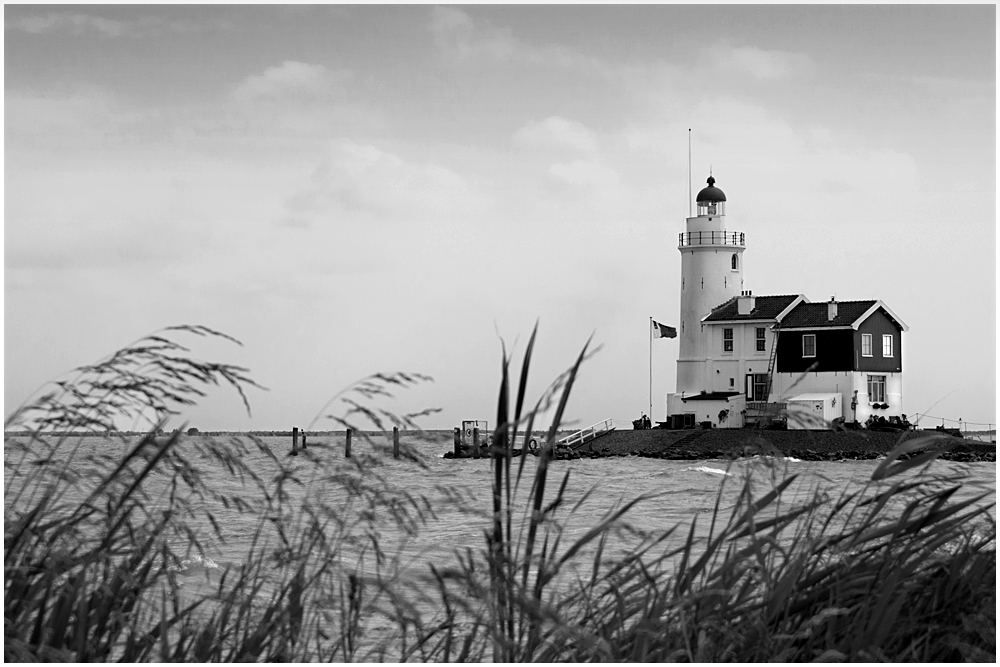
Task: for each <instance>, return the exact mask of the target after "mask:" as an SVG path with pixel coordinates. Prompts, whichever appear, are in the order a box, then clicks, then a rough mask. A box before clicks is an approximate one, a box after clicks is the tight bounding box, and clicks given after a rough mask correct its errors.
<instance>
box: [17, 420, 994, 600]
mask: <svg viewBox="0 0 1000 667" xmlns="http://www.w3.org/2000/svg"><path fill="white" fill-rule="evenodd" d="M8 440H10V439H9V438H8ZM212 440H213V441H215V442H221V443H225V442H227V441H228V440H229V439H228V438H226V437H217V438H214V439H212ZM289 440H290V439H289V438H287V437H265V438H260V439H258V442H259V443H260V446H258V445H257V444H256V443H254V444H253V445H252V446H248V448H247V451H246V452H245V454H244V455H243V456H242V458H241V460H242V461H243V462H244V463H245V464H247V466H248V467H249V468H250V469H251V470H254V471H255V472H256V473H257V474H258V475H259V476H260V477H261V479H262V480H264V481H265V486H273V483H272V480H273V479H274V478H275V476H276V475H278V473H279V472H280V467H281V466H282V465H284V466H286V467H287V468H288V469H289V470H290V472H291V473H292V477H293V478H297V480H298V481H299V482H301V483H300V484H299V483H289V484H288V486H287V491H288V494H289V497H288V507H290V508H293V507H297V506H298V505H299V504H301V503H302V502H304V501H310V502H313V503H318V502H325V503H327V504H329V505H330V506H335V507H338V508H339V511H340V513H341V516H342V518H346V520H347V522H348V523H349V524H351V526H353V528H352V529H353V530H355V531H358V530H360V531H361V533H362V534H363V536H364V534H365V531H369V532H377V534H378V541H379V545H380V547H381V548H383V549H384V550H385V552H386V553H388V554H395V555H398V557H399V561H398V562H399V564H400V568H401V570H402V572H403V574H404V576H410V575H417V574H426V573H427V571H428V564H429V563H435V564H437V565H439V566H440V565H442V564H454V563H455V562H456V556H455V554H456V552H463V551H464V550H465V549H467V548H469V549H474V550H482V549H483V548H484V547H485V540H484V534H485V531H486V530H489V528H490V525H491V524H490V516H491V515H490V512H491V508H492V489H491V481H492V472H491V467H490V461H489V460H488V459H459V460H451V459H444V458H442V455H443V454H444V453H445V452H447V451H449V450H450V449H451V446H452V445H451V433H432V434H430V435H429V436H428V437H427V438H426V439H424V440H420V441H417V440H416V439H415V438H414V437H405V438H404V443H406V444H409V445H412V446H413V447H414V448H415V449H416V450H417V451H418V452H419V453H420V454H421V457H422V458H423V459H424V461H425V465H424V466H423V467H422V466H419V465H417V464H415V463H413V462H411V461H406V460H393V459H392V458H391V448H390V442H389V441H388V440H387V439H384V438H382V437H380V436H376V437H374V438H372V439H371V441H365V440H363V439H359V438H358V437H357V436H356V437H355V439H354V443H353V452H354V455H355V461H360V460H365V459H367V458H368V457H370V456H372V455H376V454H377V455H378V456H379V457H380V458H379V460H378V462H377V463H374V462H369V465H371V467H370V468H369V472H368V473H367V474H366V475H365V476H364V478H363V479H365V480H367V483H368V484H369V486H368V488H367V490H366V493H371V494H379V493H381V494H384V495H385V496H387V497H392V496H395V497H397V499H402V501H403V503H404V505H405V502H406V501H407V499H408V497H415V498H419V497H423V498H426V501H427V506H429V507H430V508H432V509H433V516H431V514H430V513H429V512H428V513H426V514H425V519H426V522H425V523H424V524H423V525H420V526H419V530H418V531H417V532H416V534H415V535H408V534H407V533H406V532H405V531H403V530H400V529H398V528H397V527H396V522H395V521H394V520H393V519H392V517H390V516H389V513H388V510H387V507H386V506H379V507H376V508H375V509H374V511H373V512H372V515H371V516H369V517H368V518H367V519H365V520H362V521H357V519H358V517H360V516H363V515H364V512H365V511H366V510H367V509H368V505H366V503H365V502H359V500H358V498H359V495H358V493H357V492H354V493H350V492H348V491H347V490H346V489H345V486H344V484H343V482H344V480H347V479H352V480H357V479H361V478H359V477H358V476H357V474H356V470H357V469H356V467H355V466H354V464H352V462H349V461H346V460H345V459H344V454H343V453H344V449H343V444H344V443H343V436H342V435H328V436H318V435H310V437H309V450H308V451H309V455H310V456H314V457H316V459H317V460H318V461H319V463H317V460H309V459H308V458H307V457H305V456H298V457H295V458H291V457H288V456H287V453H288V451H289V449H290V442H289ZM191 441H192V442H194V443H197V442H198V441H201V442H203V443H207V442H209V438H207V437H197V438H193V439H191ZM242 442H244V443H247V442H250V441H249V440H248V439H246V438H243V439H242ZM67 444H72V445H79V449H78V451H77V452H76V455H75V456H76V457H77V458H76V460H82V459H86V458H87V457H88V456H91V455H93V454H95V453H98V452H104V453H106V454H111V455H120V454H121V453H123V452H124V451H126V450H127V448H128V447H129V446H130V443H129V442H126V441H124V440H121V439H106V438H84V439H74V440H71V441H69V442H68V443H67ZM190 445H191V442H189V443H188V444H187V445H185V447H190ZM266 449H270V451H271V452H272V453H273V454H275V455H276V456H277V460H275V459H274V458H272V457H271V456H269V455H268V454H267V453H266V451H265V450H266ZM4 450H5V460H6V461H7V463H8V465H10V464H13V463H14V460H13V459H14V453H13V450H12V448H10V447H8V446H6V445H5V448H4ZM198 456H200V458H201V461H200V464H201V467H202V468H203V473H204V475H205V477H204V479H205V481H206V483H207V484H208V486H209V487H210V488H212V489H213V490H214V491H216V492H218V493H220V494H224V495H228V496H232V497H237V496H238V497H240V498H242V499H243V500H244V501H245V502H246V503H248V504H249V505H256V506H258V507H261V508H262V507H263V491H262V490H261V489H259V488H258V487H257V486H256V485H255V484H253V483H252V482H249V481H248V480H243V481H241V480H240V479H238V478H236V477H234V476H232V475H231V474H230V473H228V472H227V471H226V469H225V467H224V466H222V465H219V464H218V463H217V462H216V461H213V460H211V459H210V457H208V456H207V455H205V454H200V455H198ZM521 462H522V459H520V458H515V459H514V460H513V463H512V474H516V471H517V469H518V467H519V466H520V465H521ZM523 463H524V473H523V479H522V482H521V488H520V491H519V493H518V496H517V499H516V502H515V508H516V509H515V522H516V519H517V518H518V517H519V515H521V514H522V513H523V512H524V511H525V500H524V499H525V498H526V497H527V495H528V493H527V492H528V490H529V489H530V484H531V480H532V478H533V476H534V474H535V470H536V466H537V465H538V459H537V458H535V457H531V456H529V457H525V458H524V459H523ZM765 463H766V464H765ZM877 465H878V461H843V462H805V461H797V460H795V459H782V460H777V461H775V460H767V461H766V462H765V461H761V460H757V461H738V462H729V461H722V460H705V461H668V460H662V459H652V458H640V457H615V458H606V459H596V460H591V459H582V460H576V461H555V462H552V463H551V465H550V468H549V478H548V484H547V491H546V498H545V500H546V502H548V501H550V500H551V499H552V498H554V496H555V494H556V492H557V490H558V488H559V485H560V483H561V482H562V480H563V477H564V476H565V475H567V474H568V475H569V480H568V482H567V486H566V502H565V503H564V504H563V507H562V508H561V510H560V517H561V518H562V519H563V520H564V522H565V529H564V533H563V538H562V539H563V548H565V547H566V546H568V545H569V544H570V543H571V541H572V540H573V539H574V538H577V537H579V536H582V535H583V534H584V533H585V532H586V531H587V530H588V529H589V528H591V527H592V526H593V525H595V524H596V523H597V522H599V521H600V520H601V519H602V518H603V517H605V516H606V515H607V514H608V513H609V512H610V511H613V510H614V509H616V508H618V507H620V506H622V505H623V504H624V503H626V502H628V501H630V500H632V499H634V498H637V497H640V496H647V497H646V498H645V499H644V500H642V501H641V502H639V503H638V504H636V505H635V506H634V507H632V508H631V510H630V511H629V512H628V513H627V515H626V517H627V520H628V521H629V522H630V523H631V525H632V526H634V527H635V528H636V529H638V530H639V531H646V532H654V531H662V530H666V529H668V528H670V527H672V526H675V525H677V524H682V525H683V526H685V528H684V529H682V530H679V531H677V532H676V533H675V534H674V535H672V536H671V537H670V538H669V539H668V540H667V541H666V542H665V544H664V548H666V549H670V548H673V547H676V546H679V545H681V544H683V541H684V539H685V538H686V537H687V528H686V527H687V526H689V525H690V523H691V520H692V519H693V518H694V517H699V526H700V527H702V528H703V529H704V527H705V526H707V524H708V522H709V520H710V518H711V515H712V512H713V510H714V509H715V507H716V505H717V503H718V505H719V506H720V507H721V509H722V510H723V516H728V512H727V511H726V510H728V509H729V508H730V507H732V505H733V504H734V503H735V502H736V494H737V492H738V490H739V487H740V484H741V480H742V479H743V477H744V476H745V475H746V474H747V473H748V471H750V470H753V471H755V472H754V474H755V475H756V478H757V479H758V483H760V484H761V485H762V486H761V487H760V488H762V489H764V490H766V489H768V488H770V487H769V485H768V483H767V478H769V477H773V478H776V479H781V478H783V477H784V475H786V474H795V475H797V478H796V481H795V483H794V484H792V485H791V486H790V487H789V489H788V490H787V491H786V492H785V494H784V495H783V496H782V498H783V502H788V501H792V500H795V499H799V500H805V499H806V497H808V496H809V495H810V494H811V493H812V492H813V491H814V490H815V489H816V488H819V487H822V488H825V489H829V490H831V493H832V494H838V493H840V492H842V491H844V490H847V489H851V488H858V487H860V486H861V485H863V484H864V483H865V482H866V481H867V480H868V479H869V478H870V476H871V473H872V471H873V470H874V469H875V467H876V466H877ZM932 465H933V466H934V467H935V468H936V469H938V470H941V471H947V472H955V471H958V470H965V471H967V473H968V475H969V482H970V484H968V485H966V486H965V487H963V489H961V490H960V491H959V492H958V493H957V494H956V499H958V498H962V497H968V496H971V495H972V494H974V493H976V492H977V491H978V490H979V489H986V490H988V491H989V495H988V497H987V498H986V499H985V500H984V501H983V502H984V503H985V502H995V499H996V465H995V464H994V463H977V464H957V463H951V462H947V461H935V462H934V463H933V464H932ZM25 469H30V466H28V467H26V466H23V465H22V466H19V467H17V468H16V470H15V469H14V468H13V467H6V466H5V488H6V492H5V502H6V504H8V505H9V503H10V500H11V498H12V497H13V495H12V494H11V493H10V491H11V488H16V487H17V486H18V481H19V479H20V476H21V475H22V473H23V470H25ZM76 469H77V470H78V471H79V472H81V474H84V475H88V474H89V475H92V476H94V477H95V478H96V475H97V473H99V469H98V468H97V467H96V466H95V465H94V464H87V465H79V466H76ZM338 475H340V477H339V478H337V476H338ZM161 481H164V480H163V479H161V478H157V477H153V478H152V479H151V482H150V486H151V487H152V488H153V489H154V490H155V488H156V485H157V484H159V483H160V482H161ZM163 490H165V486H164V487H163ZM67 498H68V499H70V500H72V499H73V497H72V495H69V496H67ZM159 502H163V504H164V506H165V501H163V499H162V497H160V499H159V500H157V499H155V498H154V500H153V501H151V505H156V504H157V503H159ZM199 503H200V505H199V506H200V507H203V508H204V509H206V510H208V511H210V512H211V513H212V514H213V516H214V517H215V519H216V521H217V525H218V530H219V532H220V533H221V534H220V535H219V536H218V537H217V536H216V535H215V534H214V531H213V530H212V526H211V525H209V523H208V522H207V521H205V520H203V519H202V518H196V519H195V520H194V521H195V522H196V523H195V525H194V527H195V528H196V529H197V530H198V532H199V534H200V535H201V536H202V538H203V539H202V542H203V545H204V547H205V551H204V553H197V552H195V551H193V550H191V551H189V553H188V555H187V558H186V559H185V562H184V566H183V568H182V569H181V571H180V574H181V576H182V577H183V578H184V579H185V580H186V581H187V582H188V585H189V586H192V587H196V588H198V587H201V586H202V585H209V586H211V585H213V583H214V582H216V581H217V580H218V576H219V575H220V574H221V572H222V571H223V570H224V569H226V568H227V567H232V566H238V565H240V564H241V563H243V562H244V561H245V559H246V557H247V554H248V552H249V550H250V548H251V546H252V544H253V541H254V538H255V535H256V534H257V531H258V528H259V527H260V526H262V525H263V526H264V528H263V533H262V535H263V536H264V538H265V539H267V540H270V541H271V543H272V544H274V543H276V542H277V537H276V533H275V532H274V530H273V526H272V525H270V524H268V523H267V522H264V523H263V524H262V522H261V519H260V516H258V515H257V514H255V513H252V512H240V511H237V509H235V508H234V507H230V508H226V507H224V506H222V505H221V504H219V503H218V502H215V501H212V500H211V499H206V500H204V501H199ZM416 507H417V508H424V507H425V506H424V505H423V504H422V503H418V504H417V505H416ZM150 509H152V508H150ZM991 513H992V514H994V515H995V512H992V511H991ZM198 521H202V523H201V524H198V523H197V522H198ZM289 529H291V527H289ZM637 539H638V538H634V539H630V538H628V537H619V538H615V539H613V540H611V541H610V542H609V544H608V547H607V549H606V555H607V556H609V557H615V556H621V555H624V554H626V553H629V552H630V550H632V549H633V548H634V547H635V544H636V542H637ZM367 544H368V543H367V542H366V541H365V539H361V540H359V541H358V542H348V543H347V544H346V545H345V549H344V552H343V553H344V556H345V560H353V559H357V560H360V561H361V562H362V563H364V567H363V569H364V568H367V569H368V571H371V570H372V569H373V568H374V565H373V560H374V559H373V555H372V552H371V549H370V548H368V547H367ZM188 546H190V545H186V544H184V543H183V542H177V543H175V544H173V547H174V549H175V551H177V552H180V553H183V552H184V551H185V549H186V547H188ZM581 560H582V561H584V562H583V566H589V563H588V562H586V561H587V559H586V558H583V559H581Z"/></svg>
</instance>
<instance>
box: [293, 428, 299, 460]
mask: <svg viewBox="0 0 1000 667" xmlns="http://www.w3.org/2000/svg"><path fill="white" fill-rule="evenodd" d="M298 455H299V427H298V426H293V427H292V456H298Z"/></svg>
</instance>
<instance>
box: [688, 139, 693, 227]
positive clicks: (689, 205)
mask: <svg viewBox="0 0 1000 667" xmlns="http://www.w3.org/2000/svg"><path fill="white" fill-rule="evenodd" d="M691 213H692V211H691V128H690V127H689V128H688V217H689V218H690V217H691Z"/></svg>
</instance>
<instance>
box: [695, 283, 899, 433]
mask: <svg viewBox="0 0 1000 667" xmlns="http://www.w3.org/2000/svg"><path fill="white" fill-rule="evenodd" d="M702 324H703V325H704V329H705V334H704V335H705V336H706V337H707V339H708V340H709V341H710V343H709V348H710V350H711V353H710V355H709V357H708V358H707V359H706V360H705V362H706V371H707V373H706V375H707V376H708V382H707V383H706V384H705V387H706V390H707V391H708V392H709V393H710V394H714V395H716V396H718V395H719V392H724V393H728V394H732V395H733V396H732V398H730V403H732V402H733V400H734V399H735V398H736V396H735V395H736V394H740V395H741V396H740V398H741V399H742V400H743V402H744V403H745V405H746V406H749V407H751V408H754V407H756V408H758V409H762V404H764V403H778V404H783V403H785V402H786V401H788V400H789V399H793V398H794V397H796V396H798V395H802V394H817V395H819V394H822V395H827V396H830V398H831V400H832V401H833V403H834V405H836V404H837V402H838V401H839V402H840V405H841V406H842V412H841V411H838V412H840V413H841V414H842V415H843V417H844V419H845V420H847V421H860V422H864V421H865V420H867V419H868V417H869V416H870V415H879V414H882V415H888V414H896V415H898V414H900V413H901V405H902V371H903V363H902V352H903V349H902V332H904V331H906V330H907V326H906V324H905V323H903V321H902V320H900V319H899V317H898V316H896V314H895V313H893V312H892V311H891V310H890V309H889V307H888V306H886V305H885V304H884V303H882V302H881V301H877V300H868V301H839V302H838V301H834V300H831V301H829V302H827V303H811V302H809V301H808V300H807V299H806V297H805V296H804V295H801V294H800V295H782V296H758V297H755V296H753V295H752V294H751V293H749V292H746V293H744V294H743V295H741V296H739V297H734V298H732V299H730V300H729V301H727V302H725V303H723V304H721V305H720V306H718V307H716V308H714V309H713V310H712V312H711V313H709V314H708V315H707V316H706V317H705V318H703V320H702ZM775 343H777V351H776V352H775V351H774V346H775ZM754 404H758V405H756V406H755V405H754Z"/></svg>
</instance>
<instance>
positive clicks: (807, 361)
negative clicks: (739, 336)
mask: <svg viewBox="0 0 1000 667" xmlns="http://www.w3.org/2000/svg"><path fill="white" fill-rule="evenodd" d="M855 333H856V332H855V331H854V330H853V329H826V330H824V329H816V330H814V331H782V332H781V333H780V334H779V335H778V358H777V360H776V361H777V367H776V368H775V370H776V371H777V372H778V373H801V372H804V371H805V370H807V369H808V368H809V367H810V366H812V365H813V363H816V362H818V363H819V366H817V367H816V368H815V369H813V370H814V371H815V372H817V373H823V372H827V371H830V372H832V371H852V370H854V334H855ZM803 334H815V335H816V356H815V357H805V358H803V356H802V336H803ZM858 345H859V346H860V345H861V338H860V337H859V338H858ZM879 345H881V338H880V339H879Z"/></svg>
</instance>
